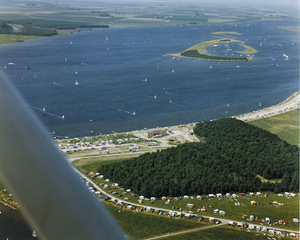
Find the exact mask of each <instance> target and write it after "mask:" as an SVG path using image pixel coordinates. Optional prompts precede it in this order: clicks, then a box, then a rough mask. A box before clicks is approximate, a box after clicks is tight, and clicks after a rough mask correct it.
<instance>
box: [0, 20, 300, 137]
mask: <svg viewBox="0 0 300 240" xmlns="http://www.w3.org/2000/svg"><path fill="white" fill-rule="evenodd" d="M298 24H299V23H298V22H296V21H295V22H290V21H265V22H263V21H260V22H248V23H237V24H222V25H219V24H217V25H186V26H171V27H170V26H168V27H143V28H130V29H104V30H93V31H83V32H77V33H74V34H71V35H67V36H62V37H54V38H45V39H38V40H32V41H27V42H22V43H14V44H10V45H3V46H0V66H1V67H2V68H5V66H6V68H5V69H4V71H5V72H6V74H7V75H8V76H9V78H10V79H11V81H12V82H13V83H14V84H15V86H17V88H18V89H19V90H20V92H21V93H22V95H23V96H24V97H25V99H26V100H27V101H28V104H29V105H30V106H32V109H33V111H35V112H36V113H37V114H38V115H39V116H40V118H41V119H42V121H43V122H44V123H45V125H46V126H47V127H48V129H49V131H50V132H52V131H53V130H54V131H55V133H56V136H57V137H65V136H69V137H75V136H85V135H98V134H100V133H111V132H112V131H116V132H121V131H130V130H137V129H143V128H145V127H147V128H150V127H157V126H170V125H176V124H182V123H190V122H197V121H203V120H209V119H216V118H220V117H227V116H231V115H236V114H242V113H246V112H250V111H254V110H257V109H259V108H264V107H269V106H271V105H274V104H277V103H279V102H281V101H283V100H285V99H286V98H287V97H288V96H290V95H291V94H292V93H294V92H295V91H298V90H299V33H298V32H294V31H290V30H286V29H284V28H283V27H284V26H295V25H298ZM216 31H235V32H238V33H241V34H242V35H234V36H232V38H237V39H238V40H241V41H243V42H244V43H245V44H247V45H249V46H251V47H254V48H255V49H257V50H258V52H257V53H256V54H255V57H254V60H252V61H248V62H212V61H204V60H196V61H194V60H192V59H187V58H180V59H173V57H171V56H166V54H169V53H180V52H182V51H183V50H185V49H187V48H188V47H190V46H192V45H195V44H197V43H200V42H203V41H208V40H213V39H216V36H215V35H212V33H213V32H216ZM225 44H226V43H224V44H222V45H221V46H220V47H219V46H218V47H213V46H212V47H209V48H207V52H209V53H211V54H218V55H224V56H225V54H227V56H235V57H240V54H239V53H236V52H235V50H242V47H241V46H239V45H238V44H236V43H235V44H234V43H229V46H228V47H225ZM227 48H230V49H232V51H228V50H227ZM283 54H285V55H287V56H288V58H286V57H285V56H284V55H283ZM243 56H245V55H243ZM286 59H288V60H286ZM9 63H14V64H10V65H9ZM254 65H255V66H256V67H254ZM237 66H238V67H237ZM76 81H77V82H78V85H75V82H76ZM170 100H171V101H170ZM170 102H171V103H170ZM260 103H261V106H259V104H260ZM43 108H45V109H44V110H45V112H43ZM133 112H135V113H136V114H135V115H133V114H131V113H133ZM225 112H227V114H225ZM63 115H64V119H62V118H61V117H62V116H63Z"/></svg>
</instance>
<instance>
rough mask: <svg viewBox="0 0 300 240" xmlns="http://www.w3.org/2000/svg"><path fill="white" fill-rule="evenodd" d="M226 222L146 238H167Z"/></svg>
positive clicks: (148, 239) (150, 239)
mask: <svg viewBox="0 0 300 240" xmlns="http://www.w3.org/2000/svg"><path fill="white" fill-rule="evenodd" d="M225 224H226V223H221V224H219V225H210V226H206V227H202V228H194V229H190V230H184V231H180V232H174V233H168V234H164V235H159V236H156V237H152V238H146V239H145V240H153V239H160V238H165V237H172V236H175V235H179V234H184V233H190V232H196V231H200V230H205V229H208V228H215V227H218V226H221V225H225Z"/></svg>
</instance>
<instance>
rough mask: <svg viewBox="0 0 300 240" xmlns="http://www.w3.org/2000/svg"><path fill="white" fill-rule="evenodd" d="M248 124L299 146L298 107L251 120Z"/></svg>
mask: <svg viewBox="0 0 300 240" xmlns="http://www.w3.org/2000/svg"><path fill="white" fill-rule="evenodd" d="M249 124H251V125H253V126H256V127H259V128H262V129H265V130H267V131H269V132H271V133H275V134H277V135H278V136H279V137H280V138H281V139H283V140H286V141H287V142H288V143H290V144H294V145H297V146H299V109H296V110H293V111H290V112H287V113H282V114H279V115H276V116H272V117H268V118H263V119H259V120H255V121H251V122H249Z"/></svg>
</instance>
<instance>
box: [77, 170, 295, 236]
mask: <svg viewBox="0 0 300 240" xmlns="http://www.w3.org/2000/svg"><path fill="white" fill-rule="evenodd" d="M74 169H75V171H76V172H77V173H78V174H79V175H80V176H81V177H83V178H84V179H86V181H88V182H90V183H91V184H92V185H93V187H94V188H96V189H97V190H98V191H99V192H101V193H102V194H104V195H106V196H108V197H109V198H114V199H116V200H118V201H121V202H122V203H125V204H128V205H132V206H136V207H143V208H146V207H149V208H151V209H153V210H163V211H164V212H171V211H172V212H176V213H180V214H184V213H183V212H181V211H175V210H173V209H166V208H156V207H153V206H151V205H149V206H147V205H145V204H137V203H132V202H128V201H124V200H122V199H119V198H117V197H116V196H114V195H111V194H109V193H107V192H105V191H104V190H103V189H101V188H100V187H99V186H98V185H96V184H95V183H93V182H92V181H91V180H90V179H89V178H88V177H86V176H85V175H84V174H82V173H81V172H80V171H78V170H77V169H76V168H74ZM205 218H217V219H219V220H220V221H221V222H222V224H228V223H229V222H230V221H232V222H236V220H232V219H226V218H220V217H219V216H218V217H216V216H207V215H205ZM248 224H249V223H248ZM250 224H251V225H254V226H255V227H257V226H259V227H261V228H262V227H266V228H269V229H270V228H272V229H274V228H276V229H277V231H282V232H284V231H287V232H290V233H292V232H293V233H296V234H299V233H300V232H299V231H293V230H289V229H284V228H279V227H277V226H276V227H269V226H266V225H260V224H255V223H250ZM214 226H216V225H214ZM217 226H219V225H217ZM195 231H196V230H195Z"/></svg>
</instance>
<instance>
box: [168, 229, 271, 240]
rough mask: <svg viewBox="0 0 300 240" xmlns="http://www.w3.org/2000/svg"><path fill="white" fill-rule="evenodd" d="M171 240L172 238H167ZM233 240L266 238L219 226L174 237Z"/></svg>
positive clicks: (179, 238) (261, 239)
mask: <svg viewBox="0 0 300 240" xmlns="http://www.w3.org/2000/svg"><path fill="white" fill-rule="evenodd" d="M167 239H171V238H167ZM182 239H184V240H194V239H201V240H202V239H203V240H211V239H213V240H232V239H243V240H252V239H257V240H266V239H267V238H266V236H264V235H263V234H259V235H257V233H256V232H255V231H254V230H252V231H251V232H246V231H243V230H238V229H236V228H232V227H227V226H218V227H215V228H213V229H207V230H206V229H203V230H200V231H197V232H193V233H188V234H183V235H178V236H172V240H182Z"/></svg>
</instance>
